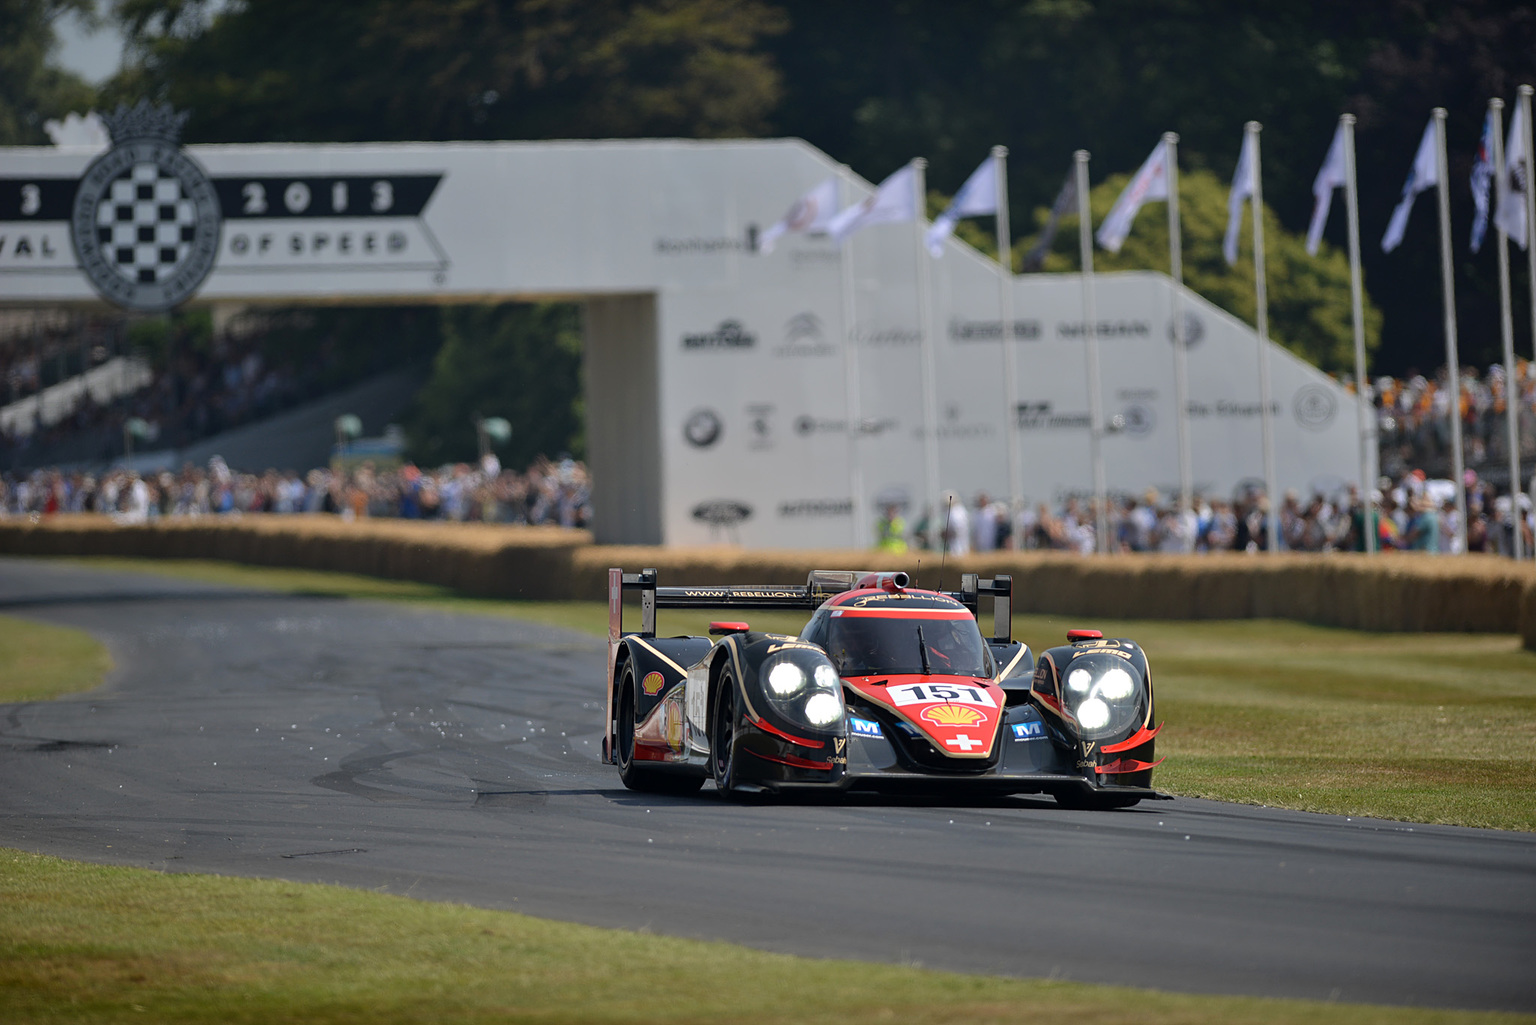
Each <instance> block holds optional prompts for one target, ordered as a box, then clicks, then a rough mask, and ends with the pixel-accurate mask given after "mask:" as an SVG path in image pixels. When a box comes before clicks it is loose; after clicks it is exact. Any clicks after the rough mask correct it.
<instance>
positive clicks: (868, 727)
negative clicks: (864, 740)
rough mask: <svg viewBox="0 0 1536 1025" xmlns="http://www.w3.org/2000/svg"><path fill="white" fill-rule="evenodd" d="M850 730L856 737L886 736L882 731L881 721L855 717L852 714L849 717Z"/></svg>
mask: <svg viewBox="0 0 1536 1025" xmlns="http://www.w3.org/2000/svg"><path fill="white" fill-rule="evenodd" d="M848 732H849V733H852V734H853V735H854V736H855V737H883V736H885V734H883V733H881V732H880V724H879V723H877V722H870V721H869V720H868V719H855V718H854V717H853V716H851V715H850V716H849V717H848Z"/></svg>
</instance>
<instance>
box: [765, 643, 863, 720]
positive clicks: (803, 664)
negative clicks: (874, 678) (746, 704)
mask: <svg viewBox="0 0 1536 1025" xmlns="http://www.w3.org/2000/svg"><path fill="white" fill-rule="evenodd" d="M761 678H762V680H763V693H764V695H765V696H766V697H767V698H768V703H769V704H771V705H772V706H773V709H774V711H776V712H778V713H779V715H781V716H783V717H784V718H785V719H787V720H789V721H790V722H792V723H796V724H798V725H800V726H804V727H806V728H808V729H815V730H822V729H826V728H828V727H830V726H832V725H833V724H834V723H837V722H838V721H839V720H841V719H842V717H843V715H844V708H843V681H842V678H841V677H839V676H838V675H837V670H836V669H834V668H833V667H832V665H831V664H830V663H829V662H827V660H826V657H825V656H824V655H822V654H821V653H820V652H817V651H807V650H804V649H801V650H797V651H793V652H782V653H780V654H778V655H775V656H773V657H771V658H769V659H768V661H766V662H764V663H763V668H762V670H761Z"/></svg>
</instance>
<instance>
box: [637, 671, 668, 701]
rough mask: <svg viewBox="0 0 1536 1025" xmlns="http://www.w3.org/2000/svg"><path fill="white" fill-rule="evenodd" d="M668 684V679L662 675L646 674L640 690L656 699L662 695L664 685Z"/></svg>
mask: <svg viewBox="0 0 1536 1025" xmlns="http://www.w3.org/2000/svg"><path fill="white" fill-rule="evenodd" d="M666 682H667V681H666V678H665V677H663V676H662V675H661V674H660V673H646V674H645V679H643V680H641V681H640V689H641V690H643V691H645V692H646V693H647V694H649V695H651V696H652V697H655V696H656V695H657V694H660V693H661V688H662V685H663V684H665V683H666Z"/></svg>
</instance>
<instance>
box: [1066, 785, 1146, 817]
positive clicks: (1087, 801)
mask: <svg viewBox="0 0 1536 1025" xmlns="http://www.w3.org/2000/svg"><path fill="white" fill-rule="evenodd" d="M1051 796H1053V797H1055V798H1056V803H1057V804H1059V805H1061V806H1062V807H1063V808H1071V809H1073V810H1074V811H1110V810H1112V809H1115V808H1130V807H1133V806H1135V805H1138V804H1140V803H1141V798H1140V797H1133V796H1131V795H1130V794H1106V793H1103V792H1101V791H1097V790H1090V789H1088V788H1087V787H1071V788H1070V789H1067V790H1058V791H1056V793H1054V794H1052V795H1051Z"/></svg>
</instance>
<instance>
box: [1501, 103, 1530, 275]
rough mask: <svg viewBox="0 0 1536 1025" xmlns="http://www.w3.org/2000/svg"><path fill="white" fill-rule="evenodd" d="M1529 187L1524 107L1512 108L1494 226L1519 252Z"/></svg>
mask: <svg viewBox="0 0 1536 1025" xmlns="http://www.w3.org/2000/svg"><path fill="white" fill-rule="evenodd" d="M1530 184H1531V160H1530V154H1528V153H1526V152H1525V104H1523V103H1521V104H1518V105H1517V106H1516V107H1515V112H1514V114H1512V115H1511V116H1510V119H1509V142H1508V143H1507V144H1506V145H1505V147H1504V187H1503V188H1502V189H1500V190H1499V191H1500V193H1501V195H1500V196H1499V205H1498V208H1497V209H1496V210H1495V212H1494V215H1493V220H1494V223H1495V224H1497V225H1498V226H1499V227H1501V228H1503V229H1504V234H1506V235H1508V236H1509V237H1510V239H1511V240H1512V241H1513V242H1514V243H1515V245H1517V246H1519V247H1520V248H1521V249H1524V248H1525V244H1526V238H1525V190H1526V189H1528V188H1529V187H1530Z"/></svg>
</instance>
